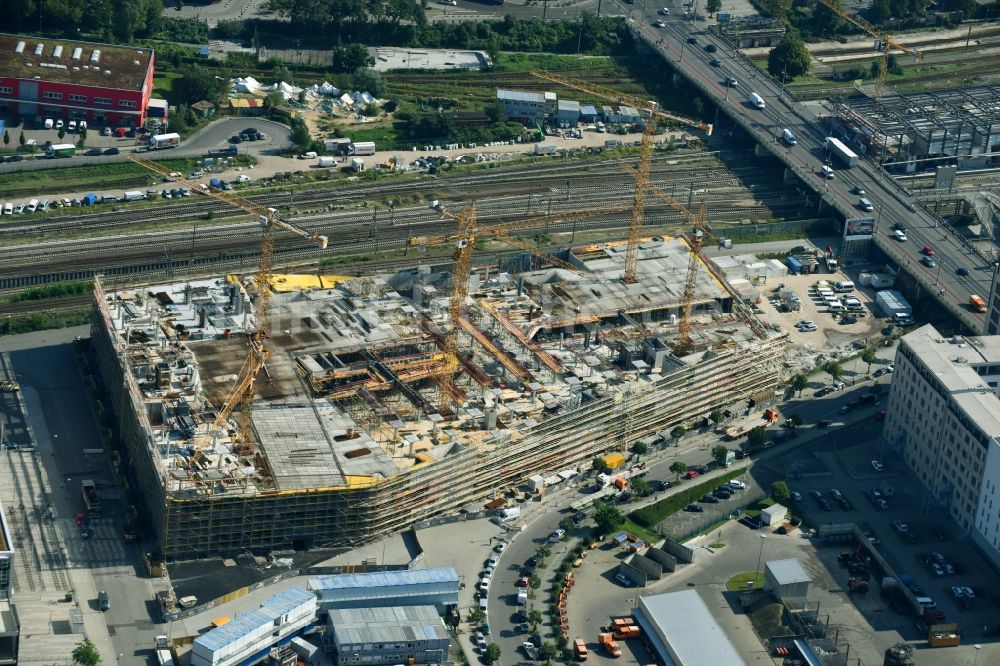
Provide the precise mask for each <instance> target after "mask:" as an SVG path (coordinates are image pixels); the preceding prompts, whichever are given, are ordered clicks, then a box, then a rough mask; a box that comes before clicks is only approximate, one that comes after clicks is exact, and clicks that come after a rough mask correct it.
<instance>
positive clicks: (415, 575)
mask: <svg viewBox="0 0 1000 666" xmlns="http://www.w3.org/2000/svg"><path fill="white" fill-rule="evenodd" d="M421 583H453V584H454V585H455V586H456V587H457V586H458V583H459V580H458V573H457V572H456V571H455V569H453V568H452V567H437V568H434V569H410V570H407V571H373V572H370V573H354V574H335V575H331V576H320V577H318V578H310V579H309V589H310V590H340V589H352V588H372V587H395V586H403V585H419V584H421Z"/></svg>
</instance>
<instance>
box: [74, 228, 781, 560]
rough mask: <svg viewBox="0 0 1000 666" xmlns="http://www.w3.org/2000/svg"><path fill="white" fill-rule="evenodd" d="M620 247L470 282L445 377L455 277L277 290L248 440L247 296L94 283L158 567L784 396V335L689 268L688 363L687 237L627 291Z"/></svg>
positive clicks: (480, 489) (401, 509) (111, 387)
mask: <svg viewBox="0 0 1000 666" xmlns="http://www.w3.org/2000/svg"><path fill="white" fill-rule="evenodd" d="M624 217H625V218H626V219H627V217H628V215H627V213H626V214H624ZM625 250H626V244H625V243H624V242H616V243H598V244H593V245H587V246H583V247H579V248H576V249H575V250H574V252H572V253H566V254H564V255H563V257H562V258H560V261H563V262H564V263H565V264H566V265H569V266H571V267H575V268H574V270H568V269H564V268H548V269H542V270H535V271H527V272H520V273H518V274H517V275H512V274H511V273H507V272H503V271H489V272H484V273H479V272H475V273H474V274H473V275H472V276H471V277H470V280H469V285H470V288H469V293H470V294H475V295H476V296H475V298H474V299H470V302H469V303H468V305H467V315H466V319H464V320H462V321H460V322H459V328H458V331H459V333H458V336H459V340H458V344H459V345H460V349H461V350H462V352H463V362H462V363H461V364H459V365H458V366H457V367H453V366H449V364H448V361H447V358H448V357H447V356H446V355H445V354H443V353H442V350H441V347H440V338H439V337H436V335H437V334H436V332H437V331H441V330H446V329H448V328H450V326H451V325H450V323H449V322H450V314H449V311H450V310H449V306H448V295H447V294H448V289H449V286H448V282H447V280H448V276H447V274H442V273H439V272H432V271H429V270H423V269H420V268H416V269H410V270H406V271H401V272H399V273H395V274H386V275H371V276H363V277H357V278H350V279H344V278H341V277H338V278H335V279H332V280H331V281H329V282H327V283H326V284H325V285H318V286H313V287H310V288H308V289H302V290H301V291H296V290H295V289H294V287H295V285H297V284H299V283H300V281H297V280H296V276H280V277H276V278H275V283H274V285H273V287H274V290H275V292H276V293H274V295H273V296H272V297H271V298H270V314H271V320H272V322H274V324H273V329H274V330H273V332H272V334H271V335H270V336H269V343H268V346H269V351H270V356H269V358H268V361H267V378H266V381H264V380H263V379H261V380H259V381H257V382H256V387H255V389H256V391H255V393H256V398H255V402H254V408H253V412H252V415H251V416H252V422H251V424H250V425H251V426H252V427H251V428H250V429H249V430H244V429H241V428H239V427H237V425H238V413H236V414H234V415H232V416H230V417H229V418H228V419H223V420H221V421H220V422H219V423H216V421H217V414H218V410H219V409H220V406H222V405H223V404H225V403H226V401H227V400H228V399H229V397H230V394H231V392H232V390H233V382H232V381H231V380H226V379H224V378H231V377H236V376H239V375H240V373H241V372H242V368H243V367H244V364H245V361H246V353H247V345H246V335H247V332H248V331H252V330H254V327H255V325H256V324H255V321H254V316H255V312H256V307H255V305H254V304H253V302H252V300H251V297H252V293H253V292H254V291H255V290H256V288H255V286H253V284H252V283H246V282H244V283H236V282H230V281H227V280H225V279H221V278H220V279H218V280H201V281H190V282H182V283H174V284H166V285H152V286H146V287H142V288H137V289H131V288H130V289H124V290H121V291H118V292H115V293H108V294H105V293H104V292H103V290H102V289H101V287H100V285H99V284H98V286H97V289H96V291H95V304H96V307H95V310H94V320H93V335H92V338H91V340H92V347H93V349H94V352H95V358H96V362H97V365H98V370H99V374H100V376H101V378H102V387H103V388H104V390H105V391H107V394H108V396H109V400H110V402H111V405H112V409H113V410H114V412H115V414H116V419H115V421H114V423H115V427H116V428H120V429H121V430H120V433H119V435H120V436H121V438H122V440H123V441H124V442H125V443H126V447H127V451H128V459H129V460H128V466H127V468H128V470H129V474H130V475H132V477H133V479H132V481H133V485H134V487H136V488H139V489H140V492H141V493H142V504H143V508H144V509H145V513H146V514H147V515H148V516H149V523H150V526H151V530H152V532H153V534H154V535H155V540H156V542H157V545H159V546H160V547H161V548H162V549H163V553H164V555H165V557H167V558H191V557H206V556H211V555H216V554H233V553H239V552H243V551H246V550H248V549H250V550H253V551H255V552H267V551H271V550H283V549H289V548H291V549H297V550H303V549H310V548H315V547H321V546H323V547H356V546H357V545H359V544H361V543H365V542H368V541H371V540H374V539H377V538H379V537H381V536H383V535H386V534H393V533H398V532H399V531H401V530H403V529H406V528H407V527H409V526H412V525H413V524H415V523H417V522H420V521H424V520H427V519H428V518H432V517H434V516H436V515H440V514H443V513H448V512H456V511H459V510H461V509H462V508H464V507H467V506H470V505H479V506H485V505H486V504H488V503H490V502H492V501H494V500H496V499H497V498H498V497H499V496H500V495H502V494H504V493H507V492H511V491H515V490H517V489H519V488H521V489H522V490H523V485H524V484H525V483H526V482H527V480H528V479H529V478H530V477H532V476H536V475H541V476H542V477H543V478H547V477H549V476H551V475H553V474H556V473H558V472H562V471H572V470H577V469H578V468H579V469H583V468H584V467H589V464H590V461H591V460H592V459H593V458H594V456H597V455H602V454H606V453H609V452H611V451H613V450H627V448H628V447H629V446H630V444H631V442H634V441H638V440H640V439H642V438H644V437H647V436H649V435H650V434H654V433H657V432H661V431H664V430H666V431H669V430H671V429H672V428H674V427H676V426H677V425H684V426H685V427H691V426H694V425H695V424H698V423H701V422H702V420H703V419H704V418H705V417H707V416H708V415H709V414H710V413H711V412H712V410H714V409H717V408H718V409H721V410H726V409H731V410H732V411H733V413H737V412H740V413H741V412H742V411H743V410H745V408H746V404H747V401H748V400H753V401H754V402H755V403H756V404H757V405H762V406H766V404H768V402H769V401H772V400H774V399H775V387H776V386H777V385H778V382H779V380H780V377H781V373H782V367H783V365H782V364H783V356H784V347H785V343H784V338H783V335H784V334H782V333H780V332H774V331H772V330H770V328H768V327H766V326H764V325H763V323H762V322H761V321H760V320H758V319H757V318H756V316H755V315H754V314H753V313H752V312H751V311H750V310H749V308H748V307H747V306H746V305H745V304H744V303H743V301H742V300H740V299H739V298H738V297H737V296H735V295H734V294H735V292H734V291H733V289H732V287H731V286H729V285H728V283H727V282H726V281H725V279H724V277H723V276H722V275H721V273H720V272H718V271H717V270H716V269H715V268H714V267H713V266H712V265H711V264H710V263H708V262H704V261H701V260H700V259H699V260H698V262H697V264H696V266H697V271H696V272H695V273H694V274H693V277H694V281H695V290H694V299H693V302H692V304H691V315H690V321H691V324H692V325H691V326H690V327H689V339H688V344H687V345H685V346H684V351H683V352H682V353H680V354H679V355H678V354H677V353H675V349H677V348H678V342H677V335H678V330H679V318H680V317H681V315H682V309H683V308H682V306H683V300H684V297H685V296H684V294H685V277H686V276H687V274H688V266H689V263H690V261H689V258H690V251H689V247H688V245H687V242H686V241H685V240H684V239H680V238H660V237H657V238H653V239H646V240H645V241H643V242H642V243H641V244H640V246H639V248H638V252H637V260H636V264H635V265H636V281H635V283H626V282H624V281H623V280H622V279H621V277H622V275H623V273H624V269H625V263H626V254H627V253H626V251H625ZM314 281H315V280H314ZM484 331H492V333H491V334H489V335H487V334H485V333H484ZM499 345H502V348H501V346H499ZM444 375H448V376H450V377H451V379H450V381H447V382H442V381H440V379H441V377H442V376H444ZM223 426H225V427H223Z"/></svg>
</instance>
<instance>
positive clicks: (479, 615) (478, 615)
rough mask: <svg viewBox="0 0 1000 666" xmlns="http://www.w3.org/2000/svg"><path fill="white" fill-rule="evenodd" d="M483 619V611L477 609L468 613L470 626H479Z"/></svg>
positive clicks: (484, 615) (484, 616) (484, 617)
mask: <svg viewBox="0 0 1000 666" xmlns="http://www.w3.org/2000/svg"><path fill="white" fill-rule="evenodd" d="M485 619H486V613H484V612H483V611H481V610H480V609H478V608H474V609H472V611H471V612H470V613H469V623H470V624H479V623H480V622H482V621H483V620H485Z"/></svg>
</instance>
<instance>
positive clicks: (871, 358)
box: [861, 347, 877, 373]
mask: <svg viewBox="0 0 1000 666" xmlns="http://www.w3.org/2000/svg"><path fill="white" fill-rule="evenodd" d="M876 358H877V357H876V356H875V348H874V347H866V348H865V350H864V351H863V352H861V360H862V361H864V362H865V363H867V364H868V370H867V372H869V373H870V372H871V371H872V363H874V362H875V359H876Z"/></svg>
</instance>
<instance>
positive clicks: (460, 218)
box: [409, 201, 631, 367]
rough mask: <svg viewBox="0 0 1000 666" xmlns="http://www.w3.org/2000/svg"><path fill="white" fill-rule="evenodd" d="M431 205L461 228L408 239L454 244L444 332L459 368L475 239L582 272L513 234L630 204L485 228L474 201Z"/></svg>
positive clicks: (611, 211)
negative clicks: (458, 206)
mask: <svg viewBox="0 0 1000 666" xmlns="http://www.w3.org/2000/svg"><path fill="white" fill-rule="evenodd" d="M431 208H433V209H434V210H436V211H438V212H439V213H440V214H441V215H443V216H445V217H447V218H450V219H452V220H454V221H455V223H456V225H457V226H458V228H457V229H456V230H455V233H454V234H451V235H448V236H415V237H413V238H411V239H410V240H409V244H410V245H412V246H427V245H443V244H447V243H454V245H455V253H454V265H453V267H452V274H451V292H450V296H449V301H448V319H449V322H448V323H449V328H448V330H447V332H446V333H445V335H444V342H445V352H447V354H448V355H449V356H450V357H451V362H452V363H454V364H455V365H454V366H453V367H457V358H458V327H459V326H460V322H462V321H463V320H464V318H465V301H466V299H467V298H468V295H469V275H470V274H471V272H472V258H473V252H474V250H475V246H476V238H477V237H482V236H493V237H495V238H497V239H498V240H500V241H502V242H504V243H507V244H508V245H513V246H514V247H517V248H519V249H521V250H524V251H526V252H529V253H531V254H533V255H535V256H538V257H541V258H543V259H545V260H546V261H548V262H549V263H551V264H552V265H554V266H559V267H560V268H565V269H567V270H571V271H575V272H579V271H580V268H579V267H578V266H574V265H573V264H570V263H568V262H565V261H563V260H561V259H559V258H557V257H553V256H551V255H549V254H546V253H545V252H542V251H541V250H539V249H538V248H536V247H534V246H533V245H531V244H530V243H525V242H524V241H521V240H519V239H517V238H514V237H513V236H512V234H515V233H517V232H519V231H525V230H528V229H537V228H538V227H540V226H542V225H544V224H547V223H550V222H555V221H562V222H567V221H571V220H583V219H587V218H592V217H599V216H601V215H614V214H616V213H624V212H626V211H628V210H629V209H630V208H631V207H630V206H629V205H627V204H621V205H618V206H607V207H604V208H592V209H589V210H579V211H568V212H564V213H553V214H552V215H546V216H543V217H534V218H529V219H525V220H519V221H517V222H511V223H509V224H497V225H490V226H485V227H478V226H477V225H476V204H475V203H472V204H469V205H468V206H466V207H465V208H463V209H462V210H461V211H459V212H458V213H452V212H451V211H449V210H447V209H446V208H445V207H444V206H443V205H442V204H441V203H440V202H439V201H433V202H431Z"/></svg>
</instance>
